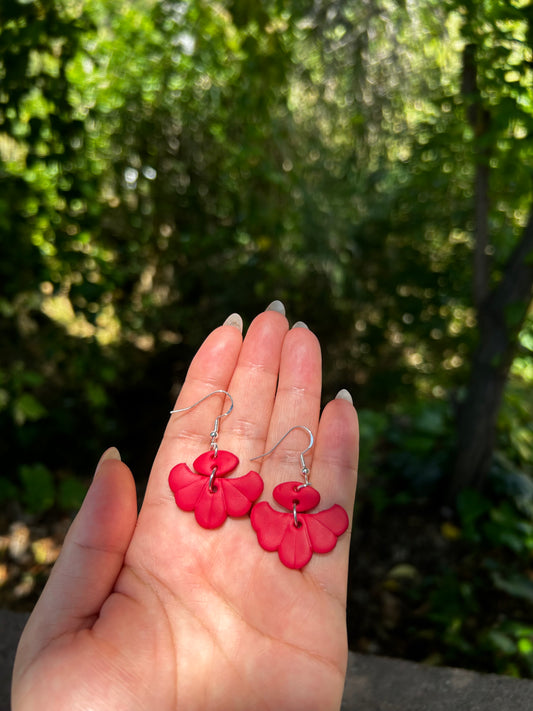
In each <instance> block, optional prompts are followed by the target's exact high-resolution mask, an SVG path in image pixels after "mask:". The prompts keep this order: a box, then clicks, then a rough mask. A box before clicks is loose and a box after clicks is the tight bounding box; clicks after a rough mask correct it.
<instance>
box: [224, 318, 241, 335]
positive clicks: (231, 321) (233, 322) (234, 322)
mask: <svg viewBox="0 0 533 711" xmlns="http://www.w3.org/2000/svg"><path fill="white" fill-rule="evenodd" d="M223 325H224V326H233V327H234V328H238V329H239V331H240V332H241V333H242V318H241V317H240V316H239V314H231V315H230V316H228V318H227V319H226V320H225V321H224V323H223Z"/></svg>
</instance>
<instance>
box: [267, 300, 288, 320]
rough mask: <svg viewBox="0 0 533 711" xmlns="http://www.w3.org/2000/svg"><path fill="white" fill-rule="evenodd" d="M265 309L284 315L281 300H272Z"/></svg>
mask: <svg viewBox="0 0 533 711" xmlns="http://www.w3.org/2000/svg"><path fill="white" fill-rule="evenodd" d="M265 311H277V313H278V314H281V315H282V316H285V306H283V304H282V303H281V301H278V300H277V299H276V300H275V301H273V302H272V303H271V304H269V305H268V306H267V307H266V309H265Z"/></svg>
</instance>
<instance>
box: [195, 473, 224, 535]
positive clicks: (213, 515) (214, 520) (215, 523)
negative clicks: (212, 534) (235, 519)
mask: <svg viewBox="0 0 533 711" xmlns="http://www.w3.org/2000/svg"><path fill="white" fill-rule="evenodd" d="M219 483H220V482H216V481H215V486H216V487H217V488H216V490H215V491H209V482H207V481H206V484H205V489H204V491H203V493H202V494H201V495H200V498H199V500H198V503H197V504H196V507H195V509H194V515H195V516H196V520H197V521H198V523H199V524H200V526H203V528H218V527H219V526H221V525H222V524H223V523H224V521H225V520H226V518H227V517H228V515H227V513H226V503H225V501H224V491H223V489H222V487H221V486H219Z"/></svg>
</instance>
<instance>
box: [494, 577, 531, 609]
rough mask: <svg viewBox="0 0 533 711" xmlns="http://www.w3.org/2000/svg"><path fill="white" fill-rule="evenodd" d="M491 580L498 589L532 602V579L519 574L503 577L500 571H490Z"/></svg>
mask: <svg viewBox="0 0 533 711" xmlns="http://www.w3.org/2000/svg"><path fill="white" fill-rule="evenodd" d="M492 582H493V583H494V586H495V587H496V588H498V590H502V591H503V592H505V593H507V594H508V595H512V596H513V597H519V598H521V599H523V600H527V601H528V602H531V603H533V581H531V580H529V579H528V578H525V577H523V576H521V575H513V576H510V577H508V578H504V577H503V576H502V575H500V573H496V572H495V573H492Z"/></svg>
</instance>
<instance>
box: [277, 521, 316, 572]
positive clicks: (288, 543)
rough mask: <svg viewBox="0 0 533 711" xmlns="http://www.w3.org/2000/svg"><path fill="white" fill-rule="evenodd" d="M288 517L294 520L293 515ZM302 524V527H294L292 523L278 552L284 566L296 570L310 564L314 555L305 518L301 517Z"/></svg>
mask: <svg viewBox="0 0 533 711" xmlns="http://www.w3.org/2000/svg"><path fill="white" fill-rule="evenodd" d="M286 515H288V517H289V519H292V516H291V514H286ZM300 523H301V525H300V526H298V527H297V526H295V525H294V520H292V523H291V524H290V525H289V526H288V527H287V529H286V530H285V533H284V535H283V540H282V541H281V545H280V547H279V550H278V554H279V559H280V560H281V562H282V563H283V565H286V566H287V568H293V569H294V570H298V569H299V568H303V567H304V565H306V564H307V563H309V561H310V560H311V556H312V555H313V548H312V546H311V541H310V540H309V535H308V533H307V526H306V522H305V519H304V518H303V516H301V517H300Z"/></svg>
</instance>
